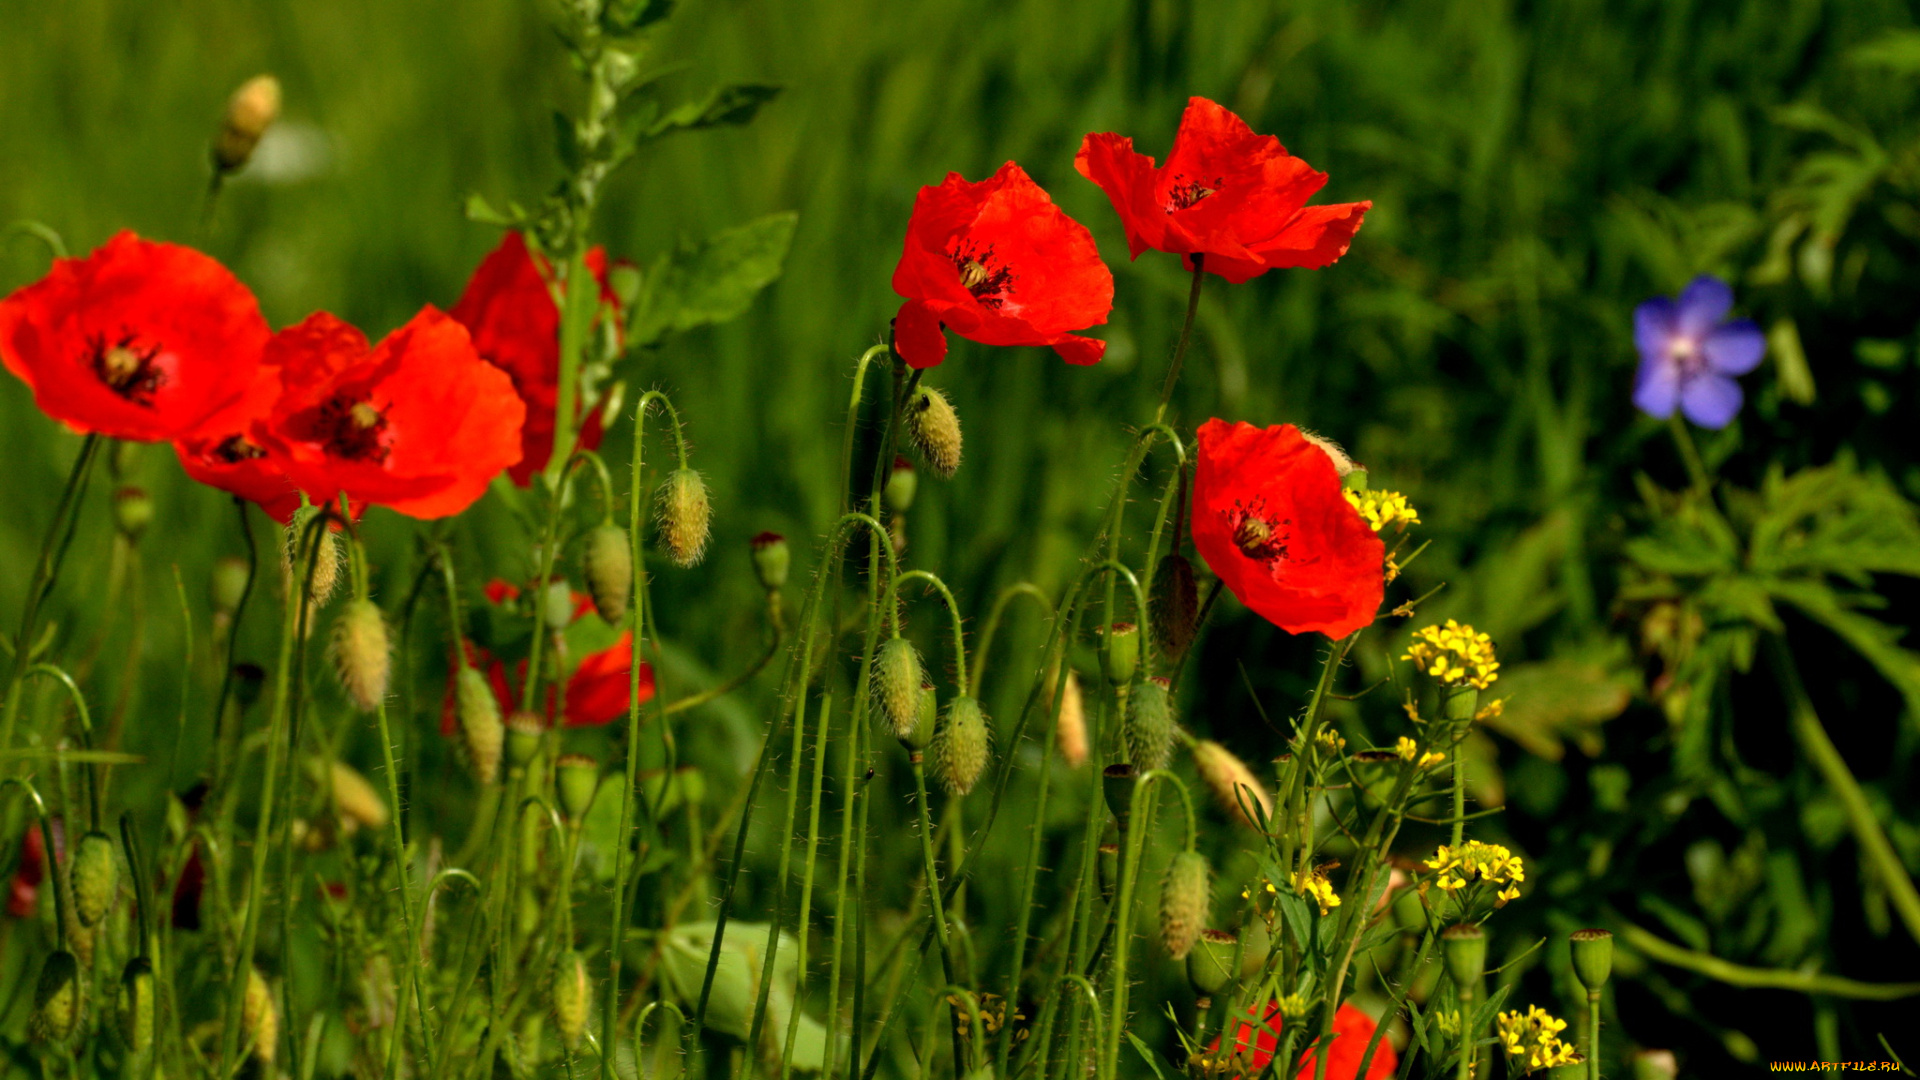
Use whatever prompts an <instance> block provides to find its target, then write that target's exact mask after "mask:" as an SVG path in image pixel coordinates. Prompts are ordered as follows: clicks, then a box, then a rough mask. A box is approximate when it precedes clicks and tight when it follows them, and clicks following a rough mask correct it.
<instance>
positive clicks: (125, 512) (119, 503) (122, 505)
mask: <svg viewBox="0 0 1920 1080" xmlns="http://www.w3.org/2000/svg"><path fill="white" fill-rule="evenodd" d="M151 524H153V497H152V496H150V495H148V494H147V493H146V491H145V490H143V489H141V488H137V487H123V488H121V489H120V490H119V491H116V492H114V493H113V527H114V528H116V529H118V530H120V535H121V536H124V537H126V538H127V539H128V540H129V541H138V540H139V539H140V537H141V536H142V535H143V534H145V533H146V531H147V526H149V525H151Z"/></svg>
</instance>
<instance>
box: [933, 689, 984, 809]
mask: <svg viewBox="0 0 1920 1080" xmlns="http://www.w3.org/2000/svg"><path fill="white" fill-rule="evenodd" d="M991 739H992V736H991V734H990V733H989V732H988V731H987V715H986V714H985V713H983V712H981V711H980V703H979V702H978V701H975V700H974V699H972V698H970V697H966V696H961V697H957V698H954V699H953V700H952V701H950V702H948V703H947V722H946V723H945V724H942V725H941V726H940V730H939V732H938V733H937V734H936V735H935V736H934V739H933V771H934V775H935V776H936V777H938V778H939V780H940V786H941V787H943V788H945V789H946V790H947V794H949V795H965V794H966V793H967V792H969V791H972V790H973V785H975V784H977V783H979V782H980V774H981V773H983V772H985V771H986V768H987V747H988V743H989V742H990V741H991Z"/></svg>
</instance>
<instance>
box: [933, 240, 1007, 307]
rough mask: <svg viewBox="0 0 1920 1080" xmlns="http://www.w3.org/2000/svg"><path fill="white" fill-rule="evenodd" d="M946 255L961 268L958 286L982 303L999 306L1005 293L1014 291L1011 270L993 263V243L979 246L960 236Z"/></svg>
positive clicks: (1003, 299) (1004, 300) (988, 305)
mask: <svg viewBox="0 0 1920 1080" xmlns="http://www.w3.org/2000/svg"><path fill="white" fill-rule="evenodd" d="M947 257H948V258H950V259H952V260H953V266H954V269H955V270H958V271H959V272H960V287H961V288H963V289H965V290H967V292H969V293H971V294H973V298H974V299H975V300H977V301H979V303H980V306H981V307H984V308H989V309H992V310H996V311H997V310H999V308H1000V305H1001V304H1003V303H1005V302H1006V297H1007V294H1008V293H1011V292H1012V291H1013V271H1012V270H1010V269H1008V268H1007V267H1005V266H1000V267H997V268H996V267H995V266H994V265H993V263H994V257H993V245H992V244H988V245H987V246H986V247H985V248H981V247H978V246H976V245H975V244H974V242H973V241H971V240H963V241H961V242H960V245H959V246H958V247H956V248H955V249H954V250H952V251H950V252H948V253H947Z"/></svg>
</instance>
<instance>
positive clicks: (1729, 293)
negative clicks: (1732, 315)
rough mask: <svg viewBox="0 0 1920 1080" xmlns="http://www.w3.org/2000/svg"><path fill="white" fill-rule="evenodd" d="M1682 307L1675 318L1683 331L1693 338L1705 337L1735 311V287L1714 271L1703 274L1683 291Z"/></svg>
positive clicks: (1680, 305) (1681, 297) (1680, 306)
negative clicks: (1713, 273) (1728, 314)
mask: <svg viewBox="0 0 1920 1080" xmlns="http://www.w3.org/2000/svg"><path fill="white" fill-rule="evenodd" d="M1679 308H1680V310H1679V313H1678V315H1677V316H1676V318H1675V320H1674V322H1675V325H1676V326H1677V327H1678V329H1679V331H1680V332H1681V333H1682V334H1685V335H1686V336H1688V337H1690V338H1696V339H1697V338H1701V337H1705V336H1706V333H1707V331H1709V330H1712V329H1713V328H1714V327H1715V326H1717V325H1718V324H1719V322H1720V320H1722V319H1724V318H1726V317H1727V312H1729V311H1732V310H1733V289H1732V287H1731V286H1729V285H1728V284H1727V283H1726V282H1724V281H1721V280H1720V279H1719V278H1717V277H1714V276H1713V275H1712V274H1701V275H1700V276H1699V277H1697V278H1694V279H1693V282H1692V283H1691V284H1689V285H1688V286H1687V288H1686V291H1685V292H1683V293H1681V294H1680V304H1679Z"/></svg>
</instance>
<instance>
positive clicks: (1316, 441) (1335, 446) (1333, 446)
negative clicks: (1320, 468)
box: [1300, 428, 1360, 478]
mask: <svg viewBox="0 0 1920 1080" xmlns="http://www.w3.org/2000/svg"><path fill="white" fill-rule="evenodd" d="M1300 437H1301V438H1303V439H1305V440H1307V441H1308V442H1310V443H1312V444H1313V445H1315V446H1317V447H1319V448H1320V449H1321V450H1322V451H1324V452H1325V453H1326V455H1327V460H1328V461H1331V462H1333V471H1334V472H1337V473H1339V474H1340V475H1341V477H1342V478H1345V477H1346V476H1348V475H1350V474H1352V473H1353V471H1354V470H1355V469H1358V468H1359V467H1360V466H1358V465H1355V464H1354V463H1353V458H1351V457H1349V456H1347V452H1346V451H1345V450H1343V449H1341V447H1340V444H1339V443H1337V442H1334V441H1333V440H1332V439H1329V438H1327V437H1326V436H1324V435H1315V434H1314V433H1313V432H1311V431H1308V430H1307V429H1305V428H1301V429H1300Z"/></svg>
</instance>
